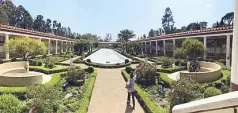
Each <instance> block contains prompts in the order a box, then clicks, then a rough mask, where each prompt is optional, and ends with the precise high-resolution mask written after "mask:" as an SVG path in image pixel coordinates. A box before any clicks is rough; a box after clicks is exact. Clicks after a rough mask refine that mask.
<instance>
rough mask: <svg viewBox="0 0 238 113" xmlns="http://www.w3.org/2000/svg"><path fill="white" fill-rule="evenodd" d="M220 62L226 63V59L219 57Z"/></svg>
mask: <svg viewBox="0 0 238 113" xmlns="http://www.w3.org/2000/svg"><path fill="white" fill-rule="evenodd" d="M218 62H220V63H222V64H224V65H226V60H225V59H219V60H218Z"/></svg>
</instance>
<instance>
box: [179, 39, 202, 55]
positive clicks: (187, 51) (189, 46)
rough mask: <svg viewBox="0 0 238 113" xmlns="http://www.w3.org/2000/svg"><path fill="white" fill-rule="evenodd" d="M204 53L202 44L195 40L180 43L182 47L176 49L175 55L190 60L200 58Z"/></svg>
mask: <svg viewBox="0 0 238 113" xmlns="http://www.w3.org/2000/svg"><path fill="white" fill-rule="evenodd" d="M204 51H206V48H205V47H204V45H203V43H202V42H201V41H199V40H197V39H186V40H184V41H183V43H182V47H181V48H178V49H177V51H176V52H177V54H183V55H187V56H188V57H190V58H193V59H195V58H197V57H199V56H202V55H203V54H204Z"/></svg>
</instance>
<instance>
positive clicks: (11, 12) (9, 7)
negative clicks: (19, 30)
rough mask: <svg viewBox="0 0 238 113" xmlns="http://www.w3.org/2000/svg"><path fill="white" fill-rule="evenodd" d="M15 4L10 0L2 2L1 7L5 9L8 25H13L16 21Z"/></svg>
mask: <svg viewBox="0 0 238 113" xmlns="http://www.w3.org/2000/svg"><path fill="white" fill-rule="evenodd" d="M15 8H16V7H15V6H14V4H13V3H12V1H11V0H6V1H4V3H3V9H5V11H6V14H7V16H8V22H9V25H10V26H15V25H16V22H15V14H16V13H15Z"/></svg>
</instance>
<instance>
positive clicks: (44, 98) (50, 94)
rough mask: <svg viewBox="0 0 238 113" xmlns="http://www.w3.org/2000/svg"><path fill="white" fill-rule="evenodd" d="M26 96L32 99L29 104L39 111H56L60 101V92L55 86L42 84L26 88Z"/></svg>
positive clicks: (44, 112)
mask: <svg viewBox="0 0 238 113" xmlns="http://www.w3.org/2000/svg"><path fill="white" fill-rule="evenodd" d="M27 97H28V98H29V99H32V101H31V106H32V107H35V109H34V110H36V111H37V112H39V113H51V112H56V111H57V109H58V107H59V105H60V104H61V102H62V98H63V96H62V94H61V92H60V91H59V90H57V89H56V88H55V87H45V86H43V85H39V86H31V87H28V88H27Z"/></svg>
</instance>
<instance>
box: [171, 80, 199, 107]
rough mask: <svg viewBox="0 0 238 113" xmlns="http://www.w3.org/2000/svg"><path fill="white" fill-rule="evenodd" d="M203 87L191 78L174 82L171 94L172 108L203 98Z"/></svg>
mask: <svg viewBox="0 0 238 113" xmlns="http://www.w3.org/2000/svg"><path fill="white" fill-rule="evenodd" d="M201 91H202V87H201V85H200V84H198V83H197V82H195V81H194V80H192V79H191V78H189V77H183V78H180V79H179V80H178V81H174V82H173V84H172V86H171V90H170V92H169V96H168V97H169V102H170V108H171V109H172V108H173V107H174V106H175V105H178V104H183V103H187V102H190V101H192V100H194V99H196V98H199V97H201V93H200V92H201Z"/></svg>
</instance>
